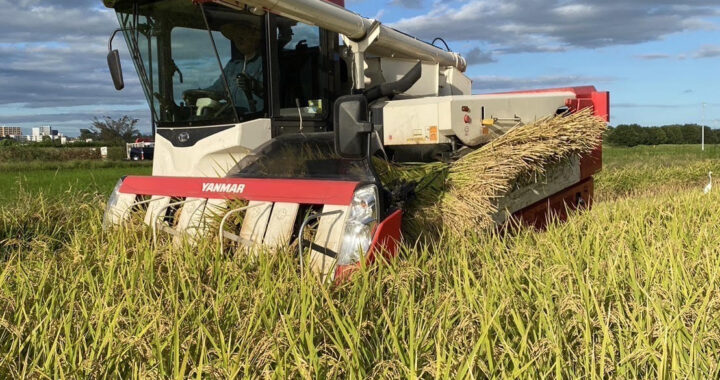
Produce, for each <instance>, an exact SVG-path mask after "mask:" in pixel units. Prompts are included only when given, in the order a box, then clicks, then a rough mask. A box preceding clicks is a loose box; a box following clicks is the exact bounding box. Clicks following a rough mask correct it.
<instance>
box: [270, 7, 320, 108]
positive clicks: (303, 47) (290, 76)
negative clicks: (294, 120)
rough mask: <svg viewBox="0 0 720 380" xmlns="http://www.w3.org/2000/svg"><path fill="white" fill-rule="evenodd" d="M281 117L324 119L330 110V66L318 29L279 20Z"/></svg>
mask: <svg viewBox="0 0 720 380" xmlns="http://www.w3.org/2000/svg"><path fill="white" fill-rule="evenodd" d="M276 36H277V50H278V51H277V59H278V74H279V87H278V90H279V94H278V95H279V97H278V101H279V112H280V116H285V117H298V112H299V113H300V114H302V117H303V118H310V119H314V118H322V117H323V116H324V114H325V112H326V111H327V107H328V99H327V87H328V83H327V82H328V75H327V69H326V67H327V64H326V63H325V62H324V58H323V51H322V44H321V41H322V34H321V30H320V28H318V27H315V26H310V25H307V24H303V23H299V22H296V21H293V20H289V19H286V18H278V21H277V26H276Z"/></svg>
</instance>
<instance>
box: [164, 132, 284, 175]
mask: <svg viewBox="0 0 720 380" xmlns="http://www.w3.org/2000/svg"><path fill="white" fill-rule="evenodd" d="M200 128H217V126H211V127H198V129H200ZM182 129H183V130H187V127H183V128H182ZM271 138H272V136H271V133H270V119H255V120H252V121H248V122H246V123H240V124H235V125H234V126H233V127H231V128H228V129H226V130H224V131H221V132H217V133H214V134H212V135H210V136H208V137H206V138H203V139H201V140H200V141H198V142H197V143H195V145H193V146H188V147H177V146H173V144H172V143H171V142H170V141H168V140H167V139H166V138H164V137H162V136H161V135H160V134H159V133H158V134H157V135H156V140H155V158H154V160H153V175H155V176H187V177H225V175H226V174H227V173H228V172H229V171H230V169H232V168H233V167H234V166H235V164H236V163H237V162H238V161H240V160H241V159H242V158H243V157H245V156H246V155H247V154H248V153H249V152H250V151H252V150H253V149H255V148H257V147H258V146H260V145H262V144H263V143H265V142H268V141H270V139H271Z"/></svg>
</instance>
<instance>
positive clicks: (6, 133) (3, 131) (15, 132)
mask: <svg viewBox="0 0 720 380" xmlns="http://www.w3.org/2000/svg"><path fill="white" fill-rule="evenodd" d="M17 136H22V131H21V130H20V127H6V126H4V125H2V126H0V137H13V138H15V137H17Z"/></svg>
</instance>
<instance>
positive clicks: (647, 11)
mask: <svg viewBox="0 0 720 380" xmlns="http://www.w3.org/2000/svg"><path fill="white" fill-rule="evenodd" d="M188 1H190V0H188ZM346 7H347V8H349V9H350V10H352V11H355V12H357V13H360V14H362V15H363V16H365V17H370V18H375V19H378V20H380V21H381V22H382V23H383V24H387V25H390V26H393V27H395V28H397V29H399V30H401V31H403V32H406V33H409V34H411V35H414V36H416V37H418V38H421V39H424V40H427V41H432V40H433V39H434V38H435V37H442V38H443V39H444V40H445V41H447V43H448V45H449V47H450V48H451V49H452V50H454V51H458V52H460V53H462V54H463V55H464V56H465V57H466V59H467V60H468V62H469V67H468V70H467V72H466V74H467V75H468V76H469V77H471V78H472V79H473V92H474V93H490V92H499V91H509V90H522V89H533V88H551V87H565V86H573V85H594V86H596V87H597V88H598V89H599V90H606V91H610V99H611V111H610V112H611V121H610V122H611V124H613V125H617V124H623V123H638V124H641V125H662V124H672V123H700V122H702V121H703V120H705V124H706V125H710V126H711V127H720V1H718V0H684V1H681V0H655V1H651V0H603V1H596V0H595V1H593V0H517V1H514V0H502V1H501V0H450V1H447V0H444V1H441V0H436V1H433V0H346ZM0 9H2V12H0V125H8V126H20V127H22V128H23V130H24V132H25V133H29V132H30V128H31V127H34V126H38V125H48V124H49V125H52V126H53V127H54V128H55V129H58V130H60V131H61V132H63V133H64V134H66V135H69V136H76V135H77V134H78V133H79V129H80V128H87V127H88V126H89V125H90V123H91V121H92V119H93V117H102V116H105V115H108V116H111V117H118V116H121V115H126V114H127V115H130V116H132V117H135V118H137V119H139V124H138V125H139V127H140V129H141V130H142V131H143V132H149V130H150V120H149V111H148V106H147V103H146V101H145V97H144V95H143V94H142V89H141V88H140V85H139V81H138V80H137V77H136V76H135V73H134V69H133V67H132V65H131V64H130V62H128V61H124V66H123V69H124V73H125V82H126V87H125V89H124V90H123V91H120V92H118V91H115V89H114V87H113V85H112V81H111V79H110V76H109V73H108V70H107V63H106V55H107V40H108V37H109V36H110V34H111V33H112V31H113V30H114V29H115V28H117V20H116V18H115V16H114V14H113V12H111V11H109V10H107V9H105V8H104V7H103V6H102V3H101V1H100V0H53V1H47V0H45V1H41V0H0ZM116 41H117V42H116V45H117V47H118V48H120V50H121V55H122V56H124V58H127V57H128V54H127V51H126V49H125V47H124V46H123V45H122V39H121V38H117V39H116ZM703 103H705V104H706V105H705V107H704V112H703V107H702V104H703ZM703 114H704V116H703Z"/></svg>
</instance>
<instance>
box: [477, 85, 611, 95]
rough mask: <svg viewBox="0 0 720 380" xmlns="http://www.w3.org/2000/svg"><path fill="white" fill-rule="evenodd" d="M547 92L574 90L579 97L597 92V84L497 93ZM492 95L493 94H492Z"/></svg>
mask: <svg viewBox="0 0 720 380" xmlns="http://www.w3.org/2000/svg"><path fill="white" fill-rule="evenodd" d="M546 92H572V93H574V94H575V95H577V96H578V97H587V96H590V94H592V93H594V92H597V90H596V89H595V86H578V87H558V88H543V89H538V90H522V91H509V92H498V93H497V94H542V93H546ZM491 95H492V94H491Z"/></svg>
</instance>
